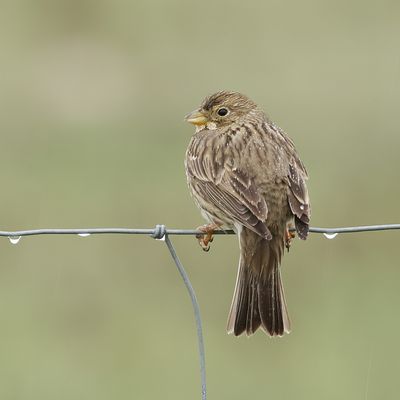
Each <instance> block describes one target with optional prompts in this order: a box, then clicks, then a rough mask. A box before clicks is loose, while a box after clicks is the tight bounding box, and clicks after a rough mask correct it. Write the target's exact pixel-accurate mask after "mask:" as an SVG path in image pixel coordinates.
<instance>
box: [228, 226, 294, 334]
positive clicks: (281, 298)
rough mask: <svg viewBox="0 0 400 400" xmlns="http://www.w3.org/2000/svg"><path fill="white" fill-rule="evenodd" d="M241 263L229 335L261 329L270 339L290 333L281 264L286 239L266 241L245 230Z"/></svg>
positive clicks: (232, 306) (241, 247) (275, 237)
mask: <svg viewBox="0 0 400 400" xmlns="http://www.w3.org/2000/svg"><path fill="white" fill-rule="evenodd" d="M239 241H240V260H239V270H238V275H237V279H236V287H235V292H234V295H233V300H232V305H231V310H230V312H229V318H228V327H227V329H228V333H233V334H234V335H235V336H239V335H241V334H242V333H243V332H246V335H252V334H253V333H254V332H255V331H256V330H257V329H258V328H259V327H260V326H261V328H262V329H263V330H264V331H265V332H266V333H267V334H269V335H271V336H282V335H283V334H284V333H285V332H289V331H290V321H289V317H288V312H287V307H286V301H285V294H284V292H283V286H282V280H281V274H280V267H279V264H280V261H281V256H282V253H283V246H284V236H283V234H282V235H274V237H273V238H272V239H271V240H266V239H264V238H262V237H260V236H259V235H257V234H256V233H254V232H252V231H251V230H249V229H247V228H245V227H243V228H242V230H241V232H240V237H239Z"/></svg>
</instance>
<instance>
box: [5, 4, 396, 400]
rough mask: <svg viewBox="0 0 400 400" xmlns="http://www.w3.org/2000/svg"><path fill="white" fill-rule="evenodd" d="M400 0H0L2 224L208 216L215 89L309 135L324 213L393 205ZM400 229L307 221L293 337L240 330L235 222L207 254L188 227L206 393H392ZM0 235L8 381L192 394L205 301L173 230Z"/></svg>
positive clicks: (109, 394)
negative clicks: (235, 308)
mask: <svg viewBox="0 0 400 400" xmlns="http://www.w3.org/2000/svg"><path fill="white" fill-rule="evenodd" d="M399 14H400V3H399V2H394V1H379V2H378V1H361V0H356V1H352V2H348V1H319V2H318V1H301V2H296V1H281V2H279V1H262V0H259V1H246V2H241V1H220V2H215V1H203V2H187V1H168V2H167V1H153V2H146V1H126V0H114V1H105V0H96V1H95V0H83V1H82V0H79V1H78V0H74V1H70V0H69V1H67V0H64V1H50V0H39V1H28V0H25V1H22V0H17V1H11V0H8V1H3V2H2V4H1V12H0V46H1V55H0V67H1V74H0V129H1V146H0V160H1V169H0V182H1V198H0V206H1V208H0V210H1V212H0V221H1V223H0V226H1V228H3V229H10V230H11V229H19V228H34V227H96V226H98V227H101V226H125V227H153V226H154V225H155V224H156V223H164V224H166V225H167V226H168V227H171V228H172V227H176V228H177V227H179V228H193V227H195V226H197V225H200V224H201V223H202V220H201V217H200V214H199V212H198V211H197V209H196V208H195V206H194V205H193V203H192V201H191V199H190V197H189V194H188V191H187V188H186V182H185V176H184V168H183V157H184V152H185V149H186V145H187V143H188V141H189V137H190V135H191V133H192V127H190V126H187V125H185V123H184V122H183V116H184V115H185V114H186V113H187V112H189V111H191V110H192V109H194V108H195V107H196V106H197V105H198V104H199V102H200V101H201V99H202V98H203V97H204V96H205V95H207V94H209V93H211V92H213V91H216V90H220V89H231V90H239V91H242V92H244V93H246V94H248V95H249V96H250V97H252V98H253V99H254V100H255V101H256V102H257V103H259V104H260V105H262V106H263V107H264V108H265V110H266V111H267V112H268V114H269V115H270V116H271V118H272V119H273V120H274V121H276V123H277V124H278V125H280V126H281V127H282V128H283V129H285V130H286V131H287V132H288V133H289V134H290V135H291V136H292V138H293V139H294V140H295V142H296V144H297V147H298V150H299V152H300V154H301V157H302V159H303V160H304V162H305V163H306V165H307V167H308V170H309V174H310V182H309V188H310V194H311V198H312V206H313V218H312V224H313V225H317V226H340V225H355V224H363V223H389V222H399V221H398V220H397V218H398V208H399V205H398V202H399V195H400V189H399V170H398V160H399V148H400V135H399V122H398V114H399V102H400V80H399V72H400V59H399V37H400V24H399ZM398 235H399V234H398V233H397V232H381V233H370V234H354V235H339V236H338V237H337V238H336V239H335V240H332V241H328V240H326V239H325V238H324V237H322V236H320V235H311V237H310V238H309V240H308V241H307V242H299V241H296V242H295V243H294V245H293V246H292V249H291V251H290V254H288V255H286V256H285V257H284V262H283V275H284V283H285V289H286V294H287V298H288V302H289V310H290V314H291V317H292V325H293V332H292V333H291V334H290V335H289V336H286V337H284V338H282V339H269V338H267V337H266V336H265V335H263V334H262V333H258V334H257V335H255V336H254V337H252V338H251V339H246V338H239V339H236V338H233V337H230V336H227V335H226V334H225V321H226V317H227V311H228V308H229V304H230V300H231V295H232V292H233V287H234V281H235V276H236V266H237V258H238V249H237V242H236V239H235V238H234V237H233V236H230V237H217V238H216V239H215V241H214V243H213V247H212V249H211V251H210V253H208V254H206V253H203V252H201V250H200V248H199V247H198V245H197V244H196V242H195V240H194V239H193V238H191V237H179V238H173V241H174V243H175V244H176V247H177V250H178V252H179V254H180V256H181V259H182V261H183V262H184V264H185V265H186V267H187V269H188V272H189V274H190V276H191V278H192V280H193V284H194V286H195V288H196V290H197V294H198V298H199V301H200V305H201V309H202V315H203V319H204V329H205V341H206V350H207V367H208V369H207V373H208V383H209V391H210V398H213V399H232V400H241V399H244V398H249V399H250V398H251V399H266V398H271V399H272V398H279V399H290V398H296V399H298V400H300V399H307V400H308V399H335V400H336V399H357V398H361V399H364V398H367V397H366V396H367V395H368V399H374V398H385V399H395V398H397V397H398V377H397V375H398V370H399V367H400V361H399V360H400V350H399V345H398V337H399V335H400V317H399V316H398V312H397V311H398V310H397V308H398V304H399V302H400V291H399V280H400V270H399V266H398V252H397V243H398V237H399V236H398ZM0 242H1V243H0V327H1V328H0V354H1V357H0V398H2V399H14V400H28V399H29V400H36V399H38V400H39V399H40V400H53V399H57V400H67V399H68V400H69V399H85V400H91V399H96V400H103V399H104V400H105V399H107V400H108V399H132V398H135V399H165V398H167V399H193V398H196V397H199V393H200V387H199V374H198V356H197V353H196V343H195V327H194V320H193V316H192V313H191V306H190V301H189V299H188V296H187V293H186V292H185V289H184V287H183V285H182V283H181V281H180V278H179V276H178V274H177V272H176V270H175V267H174V266H173V263H172V261H171V259H170V257H169V255H168V253H167V249H166V248H165V247H164V245H163V244H162V242H156V241H153V240H151V239H149V238H146V237H127V236H124V237H122V236H121V237H116V236H92V237H89V238H86V239H83V238H79V237H31V238H23V239H22V240H21V241H20V243H19V244H18V245H15V246H13V245H11V244H10V243H9V242H8V241H7V240H6V239H3V240H1V241H0ZM366 393H367V395H366Z"/></svg>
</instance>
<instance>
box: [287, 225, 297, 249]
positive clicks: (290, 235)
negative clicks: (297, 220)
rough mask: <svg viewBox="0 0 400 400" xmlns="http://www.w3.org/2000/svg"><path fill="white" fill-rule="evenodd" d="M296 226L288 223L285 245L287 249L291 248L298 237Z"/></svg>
mask: <svg viewBox="0 0 400 400" xmlns="http://www.w3.org/2000/svg"><path fill="white" fill-rule="evenodd" d="M293 228H294V226H293V224H288V225H287V227H286V232H285V247H286V249H287V251H289V249H290V245H291V244H292V240H293V239H294V238H295V237H296V233H295V231H294V230H293Z"/></svg>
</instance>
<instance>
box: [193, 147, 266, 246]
mask: <svg viewBox="0 0 400 400" xmlns="http://www.w3.org/2000/svg"><path fill="white" fill-rule="evenodd" d="M186 167H187V173H188V176H189V178H190V180H191V181H192V185H193V187H194V188H195V189H196V188H197V190H198V191H199V195H200V197H202V198H205V199H207V200H208V201H209V202H210V203H212V205H213V207H215V208H217V209H219V210H220V211H221V212H222V213H224V214H226V215H228V216H230V217H231V218H233V219H234V220H236V221H238V222H239V223H241V224H243V225H244V226H246V227H248V228H249V229H251V230H253V231H255V232H256V233H258V234H260V235H261V236H263V237H266V238H269V237H271V234H270V232H269V230H268V228H267V226H266V225H265V221H266V219H267V215H268V209H267V204H266V202H265V199H264V198H263V197H262V196H261V195H260V193H259V191H258V190H257V187H256V185H255V184H254V182H253V180H252V179H250V177H249V176H248V175H247V174H246V173H245V172H244V171H243V170H241V169H239V168H235V167H230V166H228V165H227V164H226V163H225V162H224V160H223V159H219V158H218V157H211V153H207V152H202V154H201V156H200V155H199V154H193V153H190V151H189V153H188V156H187V159H186Z"/></svg>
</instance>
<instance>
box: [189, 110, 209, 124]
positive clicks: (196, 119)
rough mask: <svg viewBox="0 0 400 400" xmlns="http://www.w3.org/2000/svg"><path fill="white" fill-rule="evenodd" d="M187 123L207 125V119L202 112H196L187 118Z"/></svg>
mask: <svg viewBox="0 0 400 400" xmlns="http://www.w3.org/2000/svg"><path fill="white" fill-rule="evenodd" d="M185 121H187V122H189V123H191V124H193V125H206V124H207V117H206V116H205V115H204V114H203V113H202V112H201V111H200V110H195V111H192V112H191V113H189V114H188V115H186V116H185Z"/></svg>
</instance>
